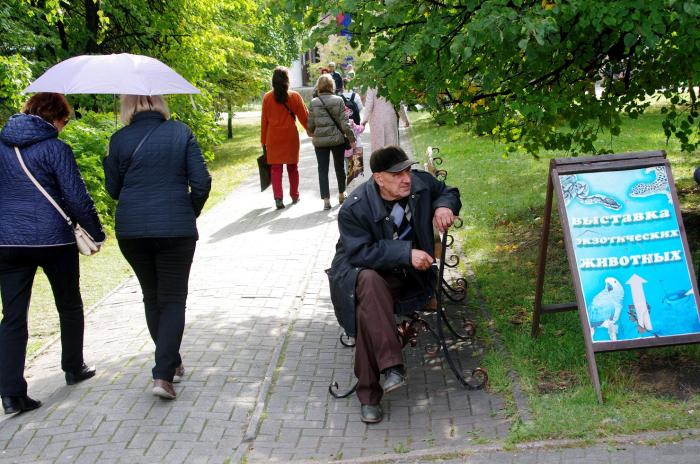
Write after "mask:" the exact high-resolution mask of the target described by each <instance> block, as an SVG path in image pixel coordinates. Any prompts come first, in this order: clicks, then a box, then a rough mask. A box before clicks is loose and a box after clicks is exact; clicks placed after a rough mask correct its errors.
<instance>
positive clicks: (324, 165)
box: [314, 144, 345, 198]
mask: <svg viewBox="0 0 700 464" xmlns="http://www.w3.org/2000/svg"><path fill="white" fill-rule="evenodd" d="M314 150H316V160H317V161H318V183H319V186H320V187H321V198H330V197H331V194H330V191H329V187H328V165H329V164H330V157H331V152H332V153H333V167H334V168H335V177H336V179H337V180H338V193H343V192H344V191H345V146H344V144H343V145H336V146H335V147H314Z"/></svg>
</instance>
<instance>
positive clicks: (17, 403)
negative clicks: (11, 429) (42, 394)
mask: <svg viewBox="0 0 700 464" xmlns="http://www.w3.org/2000/svg"><path fill="white" fill-rule="evenodd" d="M39 406H41V401H37V400H33V399H31V398H30V397H28V396H27V395H24V396H3V397H2V408H3V409H4V410H5V414H17V413H19V412H22V411H32V410H34V409H36V408H38V407H39Z"/></svg>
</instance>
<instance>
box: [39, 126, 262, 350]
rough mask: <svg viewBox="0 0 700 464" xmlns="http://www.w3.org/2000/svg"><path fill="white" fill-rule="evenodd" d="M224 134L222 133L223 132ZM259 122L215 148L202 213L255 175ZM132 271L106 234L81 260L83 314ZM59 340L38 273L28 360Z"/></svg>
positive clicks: (53, 309)
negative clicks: (209, 188) (94, 251)
mask: <svg viewBox="0 0 700 464" xmlns="http://www.w3.org/2000/svg"><path fill="white" fill-rule="evenodd" d="M222 130H223V129H222ZM259 140H260V122H259V121H251V122H248V121H241V122H239V121H236V120H234V137H233V139H232V140H226V141H224V142H222V143H221V144H220V145H219V146H218V147H217V148H216V158H215V159H214V161H212V162H209V163H207V166H208V168H209V171H210V173H211V175H212V191H211V194H210V195H209V199H208V201H207V203H206V205H205V208H204V212H203V214H204V213H206V211H208V210H209V209H210V208H211V207H212V206H214V205H215V204H216V203H218V202H219V201H221V200H223V199H224V198H225V197H226V195H228V194H229V193H230V192H231V191H233V189H234V188H235V187H236V186H237V185H238V184H240V183H241V182H242V181H243V180H244V179H246V178H247V177H248V176H250V175H251V174H252V173H254V172H255V169H256V164H255V158H256V157H257V155H258V154H259V151H260V143H259ZM132 274H133V273H132V270H131V267H130V266H129V264H128V263H127V262H126V260H125V259H124V257H123V256H122V254H121V251H119V246H118V245H117V240H116V238H115V237H114V234H109V236H108V238H107V241H106V242H105V244H104V246H103V247H102V250H101V251H100V252H99V253H98V254H96V255H95V256H82V255H81V256H80V290H81V294H82V297H83V304H84V307H85V312H86V314H87V313H88V312H89V310H90V309H91V308H92V307H93V306H94V305H95V304H97V303H98V302H99V301H100V300H102V299H103V298H104V297H105V296H106V295H108V294H109V293H110V292H111V291H112V290H114V289H115V288H116V287H117V286H118V285H119V284H121V283H122V282H123V281H124V280H126V279H127V278H128V277H129V276H131V275H132ZM57 336H58V313H57V311H56V305H55V304H54V301H53V294H52V293H51V288H50V285H49V282H48V280H47V279H46V276H45V275H44V273H43V272H42V271H41V269H39V271H38V272H37V274H36V277H35V279H34V285H33V287H32V299H31V302H30V306H29V344H28V346H27V359H28V360H29V359H31V358H33V357H34V356H37V355H38V354H39V353H41V351H42V349H43V348H44V347H46V346H47V345H48V344H49V343H50V342H52V341H53V340H55V339H56V337H57Z"/></svg>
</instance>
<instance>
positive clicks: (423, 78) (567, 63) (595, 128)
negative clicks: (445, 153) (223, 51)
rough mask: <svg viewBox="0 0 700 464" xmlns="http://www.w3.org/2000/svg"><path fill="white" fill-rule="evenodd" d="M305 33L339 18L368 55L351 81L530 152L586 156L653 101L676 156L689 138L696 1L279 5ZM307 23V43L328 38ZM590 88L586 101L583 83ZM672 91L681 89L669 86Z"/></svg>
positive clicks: (351, 0)
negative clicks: (663, 112)
mask: <svg viewBox="0 0 700 464" xmlns="http://www.w3.org/2000/svg"><path fill="white" fill-rule="evenodd" d="M287 4H288V5H289V6H290V7H291V8H292V9H294V10H295V11H296V12H297V14H298V15H299V17H300V18H303V19H304V20H305V22H306V24H307V26H309V27H311V26H314V25H317V23H318V22H319V18H320V17H321V16H322V15H325V14H328V13H330V14H331V15H333V14H336V13H338V12H340V11H343V12H345V13H349V14H350V15H351V17H352V19H353V23H352V24H351V25H350V31H351V32H352V33H353V36H352V44H353V45H357V46H359V47H360V49H361V50H363V51H369V52H371V53H372V54H373V58H372V59H371V60H370V61H369V62H368V63H367V65H366V66H364V67H363V68H362V69H358V77H359V79H360V80H361V81H362V82H364V84H365V85H371V86H376V87H378V88H379V91H380V93H381V94H383V95H384V96H386V97H388V98H389V99H390V100H392V101H394V102H398V101H399V100H404V101H407V102H408V103H420V104H422V105H424V106H426V107H427V108H428V109H429V110H430V111H431V112H432V113H433V114H435V115H437V116H439V119H440V121H441V122H443V123H445V124H453V123H457V124H459V123H464V124H467V125H468V126H470V127H472V128H473V129H474V130H475V131H476V133H478V134H491V135H493V136H495V137H497V138H498V139H499V140H501V141H504V142H506V143H508V144H509V145H511V146H512V148H510V150H511V151H513V150H526V151H527V152H529V153H532V154H537V153H538V152H539V150H541V149H546V150H551V149H557V150H567V151H570V152H573V153H592V152H593V151H594V146H595V141H596V140H597V138H598V136H599V134H600V133H601V131H603V130H604V131H606V132H608V131H609V132H611V133H615V132H617V131H619V130H620V127H621V119H620V117H619V114H620V113H621V112H622V113H626V114H628V115H629V116H631V117H635V116H637V115H639V114H641V113H643V112H644V111H645V110H646V109H647V108H648V106H649V103H650V97H651V96H654V97H655V98H657V97H661V98H662V100H661V103H663V104H664V105H665V106H666V107H667V108H668V110H669V111H668V113H667V117H666V118H665V122H664V126H663V127H664V129H665V131H666V133H667V135H668V136H674V137H676V138H678V140H680V142H681V148H682V149H683V150H685V151H689V150H693V149H695V148H696V147H697V144H698V141H699V138H698V134H699V132H700V127H699V126H698V122H699V121H698V118H697V113H696V112H695V105H696V102H695V94H694V92H693V91H692V87H691V91H690V92H688V91H685V92H684V91H682V89H685V88H687V87H688V85H689V84H693V83H695V82H696V80H697V79H698V75H699V74H700V73H699V71H700V61H699V60H697V56H698V54H699V52H700V1H698V0H687V1H673V0H646V1H639V0H618V1H615V2H610V1H608V0H567V1H565V0H553V1H547V0H542V1H529V2H523V1H509V2H506V1H502V0H483V1H478V2H477V1H471V0H469V1H464V0H444V1H440V2H437V1H426V0H419V1H414V0H386V1H383V2H357V1H356V0H341V1H333V2H331V1H328V0H288V1H287ZM336 30H337V26H336V25H335V23H334V22H331V23H330V24H325V25H324V24H319V25H318V27H316V29H315V30H314V34H313V36H312V38H311V40H310V43H314V42H315V41H324V40H325V39H326V38H327V37H328V36H329V34H331V33H334V32H336ZM596 83H598V85H599V86H601V88H602V94H601V95H600V96H599V97H597V96H596V92H595V90H594V89H595V85H596ZM679 89H681V90H679Z"/></svg>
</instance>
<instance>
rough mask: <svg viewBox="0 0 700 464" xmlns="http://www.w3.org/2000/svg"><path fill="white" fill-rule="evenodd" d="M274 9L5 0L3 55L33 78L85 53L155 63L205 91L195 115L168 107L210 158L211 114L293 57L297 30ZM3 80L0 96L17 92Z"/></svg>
mask: <svg viewBox="0 0 700 464" xmlns="http://www.w3.org/2000/svg"><path fill="white" fill-rule="evenodd" d="M273 6H274V5H273V3H272V2H268V1H262V2H259V1H255V0H101V1H91V0H88V1H84V2H69V1H59V0H47V1H35V0H7V1H6V2H3V4H2V5H0V36H2V37H3V39H4V40H3V41H2V43H0V58H3V57H5V56H11V55H16V54H19V55H21V56H23V57H24V59H25V60H26V61H27V62H28V63H29V65H30V66H31V67H32V71H33V75H34V76H38V75H40V74H41V73H42V72H44V71H45V70H46V69H47V68H48V67H49V66H51V65H53V64H55V63H56V62H58V61H61V60H63V59H65V58H68V57H72V56H76V55H82V54H108V53H123V52H128V53H135V54H144V55H148V56H153V57H155V58H158V59H161V60H163V61H164V62H165V63H167V64H168V65H169V66H171V67H172V68H173V69H175V70H176V71H177V72H179V73H180V74H181V75H182V76H184V77H185V78H186V79H187V80H189V81H190V82H192V83H193V84H194V85H195V86H196V87H197V88H199V89H200V90H201V91H202V95H201V96H199V95H198V96H195V97H193V98H194V102H195V109H193V108H192V104H191V102H190V100H189V98H187V97H173V98H172V99H171V100H170V105H171V109H172V110H173V113H174V114H175V115H176V116H177V117H178V118H179V119H181V120H182V121H183V122H185V123H186V124H188V125H189V126H190V127H192V129H193V130H194V132H195V135H196V136H197V138H198V140H199V142H200V144H201V145H202V148H203V149H204V151H205V154H206V155H207V156H208V158H211V157H212V156H214V151H213V148H214V145H215V144H216V143H218V141H219V137H218V132H217V130H216V127H215V121H216V118H217V113H218V112H220V111H231V109H232V108H233V107H235V106H236V105H241V104H243V103H246V102H247V101H249V100H250V99H251V98H254V97H256V96H258V95H259V94H260V93H261V91H262V90H263V89H264V88H265V84H266V83H267V82H268V81H269V77H270V70H271V69H272V68H273V67H274V66H275V65H276V64H278V63H280V64H289V62H290V61H291V59H292V57H294V56H296V55H297V54H298V51H299V36H300V30H299V27H298V24H296V23H294V22H293V21H290V20H289V15H287V14H284V13H282V14H280V12H278V11H274V12H273V11H272V10H273V8H272V7H273ZM5 39H7V40H5ZM282 62H284V63H282ZM0 63H2V62H0ZM1 67H2V65H1V64H0V70H1ZM0 76H2V77H0V84H2V87H0V97H4V95H3V94H4V93H12V94H13V95H15V94H16V91H15V87H12V88H10V87H7V88H6V85H7V84H6V83H5V82H4V81H5V78H4V76H3V75H0ZM25 84H26V79H24V81H23V85H25ZM71 102H72V103H73V104H74V106H75V107H76V108H77V109H79V110H80V111H81V112H82V111H83V110H85V109H87V110H90V111H112V110H113V107H112V104H113V101H112V98H111V96H104V95H102V96H100V95H76V96H71Z"/></svg>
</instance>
